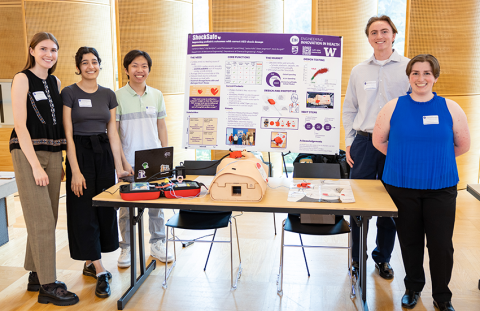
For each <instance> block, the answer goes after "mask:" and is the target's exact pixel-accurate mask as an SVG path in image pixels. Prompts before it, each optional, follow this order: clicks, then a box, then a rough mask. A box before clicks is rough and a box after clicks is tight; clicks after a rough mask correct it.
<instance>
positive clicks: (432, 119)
mask: <svg viewBox="0 0 480 311" xmlns="http://www.w3.org/2000/svg"><path fill="white" fill-rule="evenodd" d="M429 124H438V116H423V125H429Z"/></svg>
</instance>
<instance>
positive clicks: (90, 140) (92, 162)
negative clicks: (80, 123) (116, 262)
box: [66, 134, 119, 261]
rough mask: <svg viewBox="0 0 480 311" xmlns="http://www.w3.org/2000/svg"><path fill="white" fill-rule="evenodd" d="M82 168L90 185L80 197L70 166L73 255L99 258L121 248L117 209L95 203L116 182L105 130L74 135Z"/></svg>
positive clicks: (77, 258)
mask: <svg viewBox="0 0 480 311" xmlns="http://www.w3.org/2000/svg"><path fill="white" fill-rule="evenodd" d="M73 138H74V142H75V149H76V155H77V161H78V165H79V167H80V171H81V172H82V174H83V177H84V178H85V181H86V184H87V189H83V195H82V196H80V197H77V196H76V195H75V194H74V193H73V191H72V188H71V185H72V170H71V167H70V163H69V162H68V160H67V162H66V167H67V172H66V173H67V184H66V191H67V226H68V243H69V246H70V256H71V257H72V258H73V259H76V260H92V261H93V260H98V259H100V258H102V255H101V253H108V252H113V251H115V250H116V249H118V244H119V242H118V224H117V212H116V210H115V209H114V208H113V207H93V206H92V198H93V197H94V196H96V195H97V194H99V193H100V192H102V191H103V190H104V189H107V188H110V187H111V186H113V185H114V184H115V165H114V162H113V154H112V150H111V149H110V143H109V141H108V137H107V135H106V134H100V135H93V136H78V135H75V136H74V137H73Z"/></svg>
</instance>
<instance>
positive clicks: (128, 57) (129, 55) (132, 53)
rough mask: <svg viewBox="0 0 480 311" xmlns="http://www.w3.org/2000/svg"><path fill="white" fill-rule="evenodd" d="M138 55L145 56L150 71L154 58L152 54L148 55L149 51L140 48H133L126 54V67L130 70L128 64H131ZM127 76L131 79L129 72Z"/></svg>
mask: <svg viewBox="0 0 480 311" xmlns="http://www.w3.org/2000/svg"><path fill="white" fill-rule="evenodd" d="M138 56H143V57H145V59H146V60H147V63H148V72H150V70H151V69H152V58H151V57H150V55H148V53H147V52H145V51H140V50H131V51H130V52H128V53H127V55H125V57H124V58H123V67H125V69H126V70H127V72H128V66H130V64H131V63H132V62H133V60H134V59H135V58H137V57H138ZM127 77H128V79H130V76H129V75H128V74H127Z"/></svg>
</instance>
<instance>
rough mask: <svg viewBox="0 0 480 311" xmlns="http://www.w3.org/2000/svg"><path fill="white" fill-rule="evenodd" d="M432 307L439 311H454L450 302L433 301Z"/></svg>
mask: <svg viewBox="0 0 480 311" xmlns="http://www.w3.org/2000/svg"><path fill="white" fill-rule="evenodd" d="M433 306H434V307H435V308H437V309H438V310H440V311H455V309H454V308H453V306H452V302H451V301H446V302H436V301H435V300H434V301H433Z"/></svg>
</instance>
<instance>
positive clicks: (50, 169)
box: [11, 149, 62, 284]
mask: <svg viewBox="0 0 480 311" xmlns="http://www.w3.org/2000/svg"><path fill="white" fill-rule="evenodd" d="M11 154H12V160H13V168H14V170H15V179H16V182H17V187H18V194H19V196H20V202H21V204H22V210H23V217H24V218H25V224H26V226H27V234H28V236H27V251H26V254H25V265H24V267H25V269H26V270H28V271H34V272H37V274H38V278H39V280H40V284H48V283H53V282H55V281H56V279H57V276H56V265H55V255H56V251H55V227H56V225H57V218H58V200H59V195H60V182H61V173H62V153H61V152H49V151H36V154H37V157H38V160H39V162H40V164H41V165H42V167H43V168H44V169H45V171H46V172H47V175H48V180H49V184H48V186H46V187H41V186H37V185H36V184H35V178H34V177H33V172H32V167H31V165H30V163H29V162H28V160H27V158H26V157H25V154H24V153H23V151H22V150H21V149H14V150H12V152H11Z"/></svg>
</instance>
